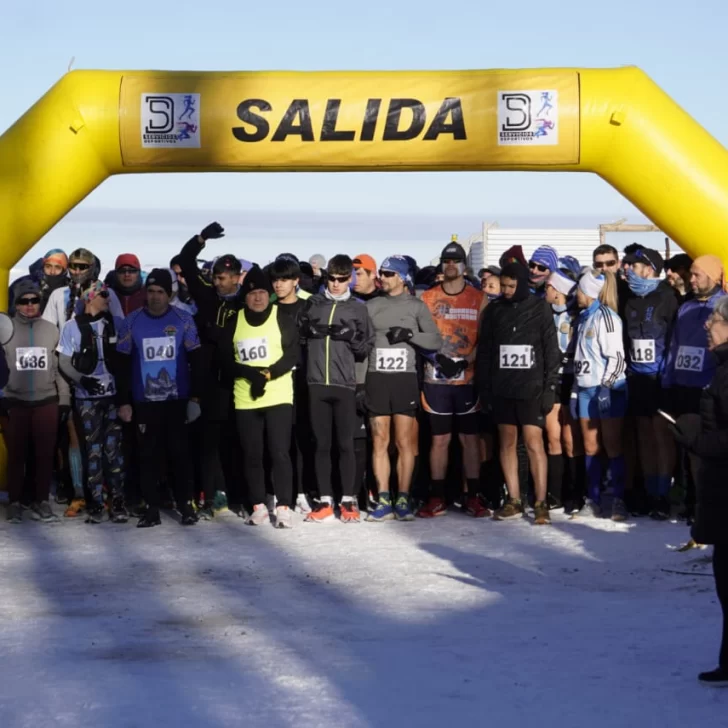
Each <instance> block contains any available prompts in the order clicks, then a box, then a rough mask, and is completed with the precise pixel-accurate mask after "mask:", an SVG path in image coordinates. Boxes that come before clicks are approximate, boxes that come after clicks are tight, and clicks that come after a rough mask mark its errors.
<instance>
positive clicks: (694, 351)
mask: <svg viewBox="0 0 728 728" xmlns="http://www.w3.org/2000/svg"><path fill="white" fill-rule="evenodd" d="M704 361H705V349H704V348H703V347H702V346H681V347H680V348H679V349H678V350H677V359H675V369H678V370H680V371H681V372H702V371H703V362H704Z"/></svg>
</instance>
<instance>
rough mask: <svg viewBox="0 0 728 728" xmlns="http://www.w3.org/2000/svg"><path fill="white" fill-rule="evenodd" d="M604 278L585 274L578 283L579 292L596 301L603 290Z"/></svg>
mask: <svg viewBox="0 0 728 728" xmlns="http://www.w3.org/2000/svg"><path fill="white" fill-rule="evenodd" d="M604 283H605V278H604V276H599V277H596V276H595V275H594V274H593V273H592V272H591V271H589V272H587V273H585V274H584V275H583V276H582V277H581V280H580V281H579V290H580V291H581V292H582V293H583V294H584V295H585V296H589V298H593V299H595V300H596V299H598V298H599V294H600V293H601V292H602V288H604Z"/></svg>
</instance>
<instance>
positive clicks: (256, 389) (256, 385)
mask: <svg viewBox="0 0 728 728" xmlns="http://www.w3.org/2000/svg"><path fill="white" fill-rule="evenodd" d="M267 383H268V380H267V379H266V378H265V377H264V376H263V375H262V374H259V376H257V377H255V378H254V379H251V380H250V396H251V397H252V398H253V399H259V398H260V397H262V396H263V395H264V394H265V385H266V384H267Z"/></svg>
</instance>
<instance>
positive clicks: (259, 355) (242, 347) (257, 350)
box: [235, 337, 268, 364]
mask: <svg viewBox="0 0 728 728" xmlns="http://www.w3.org/2000/svg"><path fill="white" fill-rule="evenodd" d="M235 346H236V347H237V349H238V356H239V357H240V361H241V362H242V363H243V364H247V363H248V362H251V361H259V360H260V359H267V358H268V339H267V338H265V337H263V338H261V339H243V340H242V341H236V342H235Z"/></svg>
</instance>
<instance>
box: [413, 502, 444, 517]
mask: <svg viewBox="0 0 728 728" xmlns="http://www.w3.org/2000/svg"><path fill="white" fill-rule="evenodd" d="M446 513H447V505H446V504H445V500H444V499H443V498H430V500H428V501H427V503H425V505H424V506H422V508H420V509H419V510H418V511H417V515H418V516H419V517H420V518H437V517H438V516H444V515H445V514H446Z"/></svg>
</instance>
